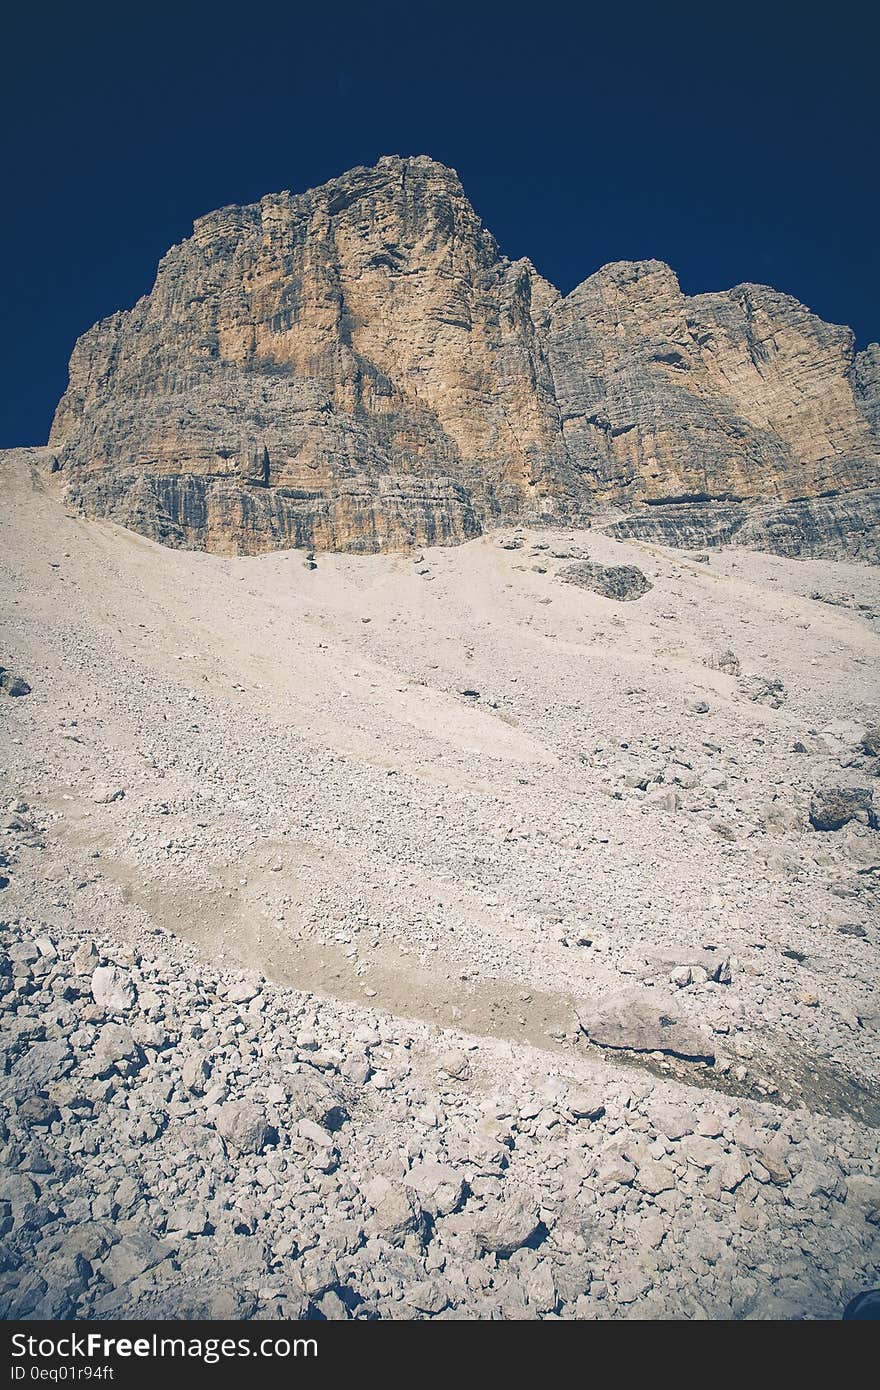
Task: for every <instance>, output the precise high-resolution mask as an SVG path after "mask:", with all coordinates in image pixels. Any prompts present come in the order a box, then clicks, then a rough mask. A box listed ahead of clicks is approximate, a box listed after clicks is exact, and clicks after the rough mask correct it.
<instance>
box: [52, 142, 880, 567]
mask: <svg viewBox="0 0 880 1390" xmlns="http://www.w3.org/2000/svg"><path fill="white" fill-rule="evenodd" d="M878 361H880V359H878V352H877V347H876V345H872V346H871V347H869V348H868V349H866V350H865V351H864V352H862V353H858V354H856V353H855V351H854V345H853V339H852V334H851V333H850V331H849V330H848V329H846V328H840V327H837V326H834V325H830V324H826V323H823V322H822V321H821V320H820V319H818V318H817V317H816V316H815V315H813V314H811V313H810V312H809V311H808V310H807V309H805V308H804V306H803V305H801V304H799V303H798V302H797V301H796V300H794V299H792V298H790V297H789V296H786V295H783V294H779V293H777V292H776V291H774V290H771V289H769V288H767V287H766V286H759V285H740V286H737V287H735V288H734V289H732V290H729V291H725V292H722V293H717V294H700V295H696V296H691V297H688V296H686V295H684V294H683V293H682V292H681V289H680V287H679V285H678V282H677V280H676V277H675V275H674V273H673V272H672V270H671V269H670V268H669V267H668V266H666V265H664V264H662V263H661V262H658V261H645V262H638V263H632V262H621V263H617V264H612V265H608V266H605V267H603V268H602V269H601V270H599V271H597V272H596V274H594V275H591V276H590V277H589V278H588V279H587V280H585V281H584V282H583V284H581V285H579V286H578V287H577V288H576V289H574V290H573V291H572V292H571V293H570V294H569V295H567V296H563V295H561V294H560V293H559V292H558V291H557V290H556V289H554V287H553V286H552V285H550V284H549V283H548V282H547V281H546V280H545V279H543V277H542V276H541V275H540V274H539V273H538V272H537V271H536V269H535V267H534V266H533V265H532V264H531V263H530V262H529V261H528V260H518V261H510V260H508V259H507V258H506V257H505V256H504V255H503V254H502V253H501V252H500V250H499V248H498V246H497V244H496V242H495V240H494V238H493V237H492V236H491V234H490V233H489V232H488V231H487V230H486V228H485V227H484V226H483V225H482V223H481V221H480V219H479V217H478V216H477V214H476V213H475V211H474V209H473V208H472V206H471V205H470V203H469V202H468V200H467V198H466V196H465V194H464V191H463V189H462V187H461V184H460V182H459V179H458V177H457V175H456V174H455V173H454V171H452V170H450V169H447V168H445V167H444V166H442V165H439V164H437V163H435V162H434V161H432V160H430V159H427V158H424V157H418V158H407V159H401V158H396V157H389V158H385V159H382V160H380V161H379V163H378V164H377V165H376V166H375V167H374V168H370V169H355V170H352V171H351V172H350V173H347V174H344V175H342V176H341V177H340V178H338V179H334V180H331V182H329V183H328V184H325V185H324V186H323V187H321V188H318V189H313V190H310V191H309V192H307V193H303V194H297V195H294V194H290V193H280V194H272V195H269V196H267V197H265V198H263V199H262V200H261V201H260V202H259V203H258V204H254V205H252V206H248V207H229V208H224V209H221V210H219V211H218V212H214V213H211V214H209V215H208V216H206V217H202V218H200V219H198V221H197V222H196V223H195V227H194V233H193V236H192V237H191V238H190V239H189V240H187V241H185V242H183V243H182V244H181V245H179V246H175V247H173V248H172V249H171V250H170V251H169V252H168V254H167V255H166V256H165V257H164V258H163V260H162V261H161V263H160V265H159V269H158V273H157V278H156V283H155V285H154V287H153V290H152V291H151V293H150V294H149V295H147V296H145V297H144V298H143V299H141V300H140V301H139V302H138V303H137V304H136V305H135V306H134V308H133V309H131V310H129V311H126V312H121V313H117V314H114V315H112V316H111V317H110V318H109V319H106V320H104V321H103V322H101V323H99V324H97V325H95V327H94V328H92V329H91V330H90V331H89V332H88V333H86V334H84V336H83V337H82V338H81V339H80V340H79V342H78V343H77V345H76V347H75V349H74V352H73V356H72V358H71V363H70V382H69V386H68V389H67V391H66V393H65V395H64V397H63V399H62V401H61V402H60V404H59V407H58V410H57V413H56V416H55V420H54V423H53V427H52V432H51V438H50V447H51V451H52V453H51V457H52V463H51V467H52V468H53V469H54V470H56V472H57V473H58V474H59V475H60V480H61V481H62V482H63V484H64V486H65V488H66V491H67V494H68V496H69V497H70V498H71V499H73V500H74V501H75V502H76V503H77V504H78V505H80V506H81V507H82V508H83V509H84V510H85V511H86V512H88V513H90V514H92V515H98V516H106V517H110V518H112V519H114V520H116V521H119V522H122V523H123V524H124V525H126V526H129V527H131V528H132V529H134V530H137V531H141V532H142V533H144V534H146V535H148V536H151V537H152V538H154V539H158V540H161V541H162V542H164V543H166V544H170V545H176V546H186V547H196V548H206V549H209V550H215V551H219V552H223V553H233V554H234V553H254V552H259V551H264V550H271V549H274V548H279V547H288V546H302V547H309V548H318V549H330V550H334V549H335V550H356V551H375V550H388V549H399V548H405V547H407V546H410V545H415V546H418V545H426V544H449V543H454V542H461V541H463V540H466V539H468V538H472V537H474V536H476V535H478V534H480V532H481V531H482V530H484V529H485V528H487V527H491V526H493V525H496V524H498V523H500V522H512V521H520V520H522V521H529V522H553V523H556V524H572V523H578V524H583V523H586V522H589V521H590V520H591V519H597V518H599V519H601V518H603V517H606V516H608V513H609V509H617V512H616V513H614V512H612V513H611V515H610V517H609V519H611V520H616V523H617V526H618V532H617V533H618V534H621V535H627V534H630V535H639V536H642V537H651V538H653V539H657V540H661V541H665V542H666V543H669V544H684V545H690V544H695V545H697V546H704V545H708V544H716V543H724V542H727V541H733V540H735V541H737V542H738V543H742V544H745V545H750V546H754V547H757V548H763V549H769V550H774V551H777V552H778V553H781V554H789V555H834V554H845V555H848V556H851V557H853V558H860V559H868V560H876V558H877V555H878V516H880V494H878V492H877V484H878V471H877V462H878V434H877V416H876V403H877V399H878V393H880V388H878V382H880V375H878ZM621 509H622V510H623V512H625V513H627V514H631V515H628V516H627V517H622V516H621V514H620V513H621ZM620 528H623V529H620Z"/></svg>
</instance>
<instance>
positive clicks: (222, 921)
mask: <svg viewBox="0 0 880 1390" xmlns="http://www.w3.org/2000/svg"><path fill="white" fill-rule="evenodd" d="M0 488H2V504H3V505H2V514H0V584H2V602H3V620H2V621H3V628H2V632H3V635H2V650H0V662H2V663H3V664H4V665H7V666H9V667H10V668H11V669H13V670H14V671H16V672H17V673H19V674H21V675H23V676H24V677H25V678H26V679H27V680H28V681H29V683H30V684H31V686H32V693H31V694H30V695H29V696H28V697H26V698H23V699H18V700H9V699H5V698H4V700H3V703H2V710H0V715H2V740H3V743H2V753H0V764H2V766H0V783H2V788H3V795H4V798H5V801H6V803H11V802H12V801H13V800H14V799H16V798H18V799H21V800H22V801H23V802H24V803H26V804H27V806H28V807H29V808H30V811H31V813H32V814H33V816H34V818H35V820H36V822H37V823H38V824H39V826H40V831H41V834H40V836H39V843H35V844H34V845H30V846H29V845H28V844H27V843H24V842H23V843H20V844H17V848H16V858H15V862H14V863H13V864H12V866H11V867H10V869H9V878H10V882H9V886H8V888H7V889H6V890H5V891H4V892H3V894H2V911H3V915H4V916H5V917H9V918H11V917H13V916H14V915H17V917H18V918H19V920H20V921H22V922H24V923H28V922H30V921H31V920H33V921H34V922H36V923H37V925H39V924H42V925H43V928H44V929H45V930H50V931H58V932H62V933H63V932H64V931H67V930H72V931H75V932H77V933H81V932H82V931H83V930H84V928H85V927H86V926H88V925H89V924H91V926H92V927H93V929H94V932H95V935H96V936H98V935H101V934H102V933H103V936H102V939H104V938H105V937H106V938H107V939H113V940H115V941H118V942H120V943H123V944H125V943H129V944H135V943H137V944H138V945H139V946H140V947H141V948H143V943H144V941H145V940H148V937H147V936H145V933H146V932H148V931H149V929H150V928H151V927H162V928H165V929H166V930H167V931H169V932H170V933H172V934H173V935H174V936H177V937H180V938H182V939H183V940H184V941H186V942H188V943H190V944H191V945H192V946H193V947H195V948H197V955H196V957H193V959H198V958H202V959H204V960H206V961H208V962H210V963H211V964H212V966H214V967H218V966H219V967H220V968H221V969H238V968H246V969H248V970H255V971H257V972H260V974H262V975H265V976H266V977H267V978H268V979H269V981H270V982H275V983H277V984H279V985H284V986H294V987H295V988H296V989H297V990H303V991H307V992H310V993H313V994H315V996H316V997H317V998H318V999H319V1000H320V999H321V998H326V999H329V1000H337V1001H340V1002H341V1003H342V1004H344V1005H345V1006H346V1007H350V1006H356V1007H357V1009H362V1010H367V1011H370V1014H371V1016H372V1015H375V1014H377V1013H381V1014H382V1015H384V1016H391V1017H395V1018H398V1019H408V1020H410V1022H411V1024H412V1026H417V1027H418V1028H420V1029H423V1030H424V1029H427V1032H425V1033H424V1036H425V1038H426V1039H428V1040H430V1039H431V1038H432V1037H433V1038H435V1039H436V1046H437V1048H438V1049H441V1050H442V1049H443V1048H444V1047H448V1046H451V1045H452V1042H453V1041H455V1040H456V1039H457V1040H458V1042H459V1043H460V1041H461V1037H462V1036H465V1037H466V1038H467V1039H468V1040H469V1044H473V1043H476V1045H477V1048H478V1049H479V1048H480V1047H481V1046H485V1047H486V1048H488V1049H490V1050H491V1048H494V1047H495V1046H496V1042H497V1041H498V1040H502V1041H503V1040H506V1041H507V1042H512V1043H513V1044H514V1048H513V1052H512V1053H510V1055H511V1056H515V1057H516V1058H518V1059H519V1060H518V1063H517V1065H519V1066H525V1065H528V1066H529V1067H535V1066H537V1068H538V1070H539V1071H540V1070H541V1069H542V1068H544V1067H546V1068H550V1069H551V1071H553V1072H554V1073H555V1071H558V1069H559V1068H560V1067H561V1068H563V1070H564V1069H565V1068H568V1069H569V1071H570V1072H571V1074H572V1075H574V1074H577V1075H578V1076H580V1077H583V1076H587V1077H589V1076H591V1075H593V1074H594V1072H593V1071H591V1068H593V1069H595V1068H598V1069H599V1070H598V1071H595V1075H596V1076H601V1077H603V1078H607V1077H612V1078H616V1079H617V1080H618V1081H621V1080H622V1081H625V1080H626V1079H627V1078H632V1077H633V1076H634V1075H635V1076H636V1077H641V1078H644V1077H646V1076H647V1077H654V1078H655V1079H656V1078H658V1077H659V1078H662V1077H664V1076H668V1077H669V1078H670V1080H669V1082H668V1083H667V1082H666V1081H660V1080H658V1081H657V1082H656V1084H657V1085H658V1086H659V1087H661V1088H662V1087H663V1086H666V1085H667V1084H669V1085H670V1086H677V1087H681V1086H683V1087H684V1088H685V1090H684V1091H683V1092H679V1091H676V1094H677V1095H678V1094H684V1095H685V1096H687V1095H688V1094H691V1095H693V1097H694V1104H696V1103H697V1098H698V1096H699V1095H700V1094H701V1093H704V1092H705V1091H706V1090H709V1091H711V1092H713V1093H715V1094H717V1096H719V1097H721V1098H722V1099H723V1100H724V1102H725V1103H727V1104H728V1105H729V1106H730V1107H731V1109H733V1107H735V1106H736V1104H738V1101H739V1100H742V1101H743V1102H745V1103H749V1104H751V1103H759V1104H763V1103H764V1102H769V1103H771V1104H772V1105H773V1106H776V1107H778V1108H779V1110H780V1111H786V1110H787V1111H791V1112H793V1113H797V1112H798V1110H800V1111H801V1113H803V1111H804V1108H806V1110H807V1111H808V1112H809V1113H810V1114H813V1113H815V1114H819V1115H822V1116H824V1117H826V1119H827V1120H828V1121H829V1122H834V1123H841V1124H843V1125H844V1126H848V1127H849V1129H848V1130H847V1132H851V1131H852V1128H853V1126H855V1127H856V1128H857V1129H858V1131H859V1133H862V1134H864V1133H865V1131H864V1129H863V1126H865V1125H867V1126H868V1132H869V1133H870V1132H874V1133H876V1131H875V1130H874V1127H875V1126H877V1125H878V1123H880V1094H878V1089H877V1079H878V1062H880V993H878V972H877V946H878V941H880V928H878V922H877V915H876V906H877V874H878V870H880V834H878V833H877V832H876V831H872V830H870V829H869V828H868V827H867V826H864V825H858V824H852V825H850V826H849V827H847V828H845V829H843V830H839V831H837V832H834V833H828V834H822V833H819V832H816V831H814V830H812V829H811V828H810V826H809V823H808V820H807V811H808V805H809V799H810V793H811V791H812V790H813V789H814V788H823V787H829V786H844V787H845V786H862V787H871V786H873V785H876V772H877V768H876V764H875V761H874V760H872V759H870V758H868V757H867V756H865V755H864V754H863V752H862V751H861V750H860V748H859V740H860V738H861V736H862V734H863V732H864V731H865V729H866V728H867V727H869V726H870V725H872V724H876V723H877V722H880V693H878V679H877V677H878V666H880V624H878V618H880V576H878V572H877V571H876V570H872V569H869V568H865V567H859V566H855V565H852V564H846V563H835V562H830V561H818V560H811V561H800V562H799V561H791V560H784V559H780V558H777V557H773V556H768V555H755V554H749V553H746V552H743V551H738V550H735V549H729V550H725V551H721V552H713V553H712V554H711V556H710V559H709V561H708V563H700V562H699V561H697V560H695V559H694V558H693V556H691V555H689V554H688V553H686V552H674V551H670V550H663V549H662V548H659V547H656V546H647V545H639V544H621V543H617V542H614V541H612V540H610V539H608V538H606V537H604V536H602V535H601V534H598V533H597V532H594V531H589V532H577V533H573V532H557V531H554V532H549V531H548V532H545V531H528V532H522V533H515V532H513V531H511V530H509V529H508V530H505V531H504V532H501V533H494V534H489V535H486V536H484V537H482V538H480V539H479V540H476V541H474V542H471V543H470V544H468V545H465V546H462V547H459V548H452V549H436V550H430V551H425V552H420V553H419V554H418V555H417V556H414V555H400V554H398V555H385V556H373V557H364V558H355V557H350V556H344V555H318V557H317V561H318V563H317V569H315V570H310V569H308V568H307V567H306V566H305V565H304V563H303V555H302V554H298V553H295V552H287V553H282V554H271V555H266V556H262V557H258V558H241V559H230V558H224V557H218V556H213V555H205V554H194V553H188V552H182V551H172V550H166V549H163V548H161V547H159V546H157V545H155V544H153V543H152V542H150V541H147V540H145V539H143V538H141V537H139V536H137V535H134V534H132V533H129V532H126V531H123V530H121V529H120V528H118V527H116V526H114V525H111V524H109V523H103V522H94V521H89V520H85V519H83V518H80V517H78V516H74V515H72V514H70V513H69V512H68V510H67V509H66V508H65V505H64V503H63V501H62V500H60V498H59V497H58V496H57V495H56V494H55V493H54V492H53V491H52V490H51V488H50V487H49V485H48V482H47V480H46V477H45V474H44V472H43V470H42V459H41V455H40V454H39V453H37V452H36V451H34V452H33V453H28V452H27V451H15V452H14V453H10V454H7V455H6V456H5V457H4V458H3V461H2V475H0ZM514 534H521V535H522V536H523V544H522V546H521V547H520V548H517V549H505V548H502V545H501V544H500V543H499V541H500V540H507V539H509V538H510V537H512V536H513V535H514ZM554 551H555V552H560V553H564V552H570V553H575V552H578V553H579V552H581V551H585V552H588V553H589V556H590V557H591V558H593V559H596V560H599V561H601V562H603V563H607V564H612V563H627V564H635V565H638V566H639V567H640V568H641V569H643V570H644V572H645V573H646V574H647V575H648V576H649V578H650V579H651V581H652V583H653V586H654V587H653V588H652V590H651V591H650V592H649V593H648V594H646V595H645V596H644V597H643V598H641V599H639V600H637V601H635V602H632V603H618V602H614V601H612V600H609V599H605V598H602V597H600V596H598V595H596V594H594V593H591V592H588V591H585V590H583V589H580V588H576V587H574V586H571V585H567V584H562V583H560V582H558V581H557V580H556V578H555V577H554V576H555V574H556V573H557V572H558V571H559V570H560V569H562V568H563V567H564V566H565V564H566V563H567V561H566V560H565V559H564V558H555V557H554V556H553V554H552V552H554ZM817 592H819V593H821V594H823V595H825V596H826V597H835V598H842V599H845V600H846V601H847V604H848V605H849V606H840V605H830V604H828V603H824V602H821V601H818V600H817V599H816V598H813V597H811V595H813V594H814V593H817ZM859 604H861V605H862V607H861V608H859V607H858V606H857V605H859ZM727 650H730V651H733V652H734V653H735V654H736V656H737V657H738V658H739V662H740V666H741V672H742V673H743V674H746V673H757V674H758V675H760V676H764V677H767V678H772V679H778V680H781V681H782V682H783V683H784V686H785V701H784V703H783V705H782V707H781V708H779V709H772V708H769V707H768V706H766V705H764V704H760V703H755V702H753V701H751V700H749V699H748V698H746V696H745V695H744V694H743V693H742V691H741V690H740V689H739V687H738V681H737V678H736V677H734V676H730V675H727V674H724V673H723V672H722V671H719V670H716V669H711V668H710V666H709V665H707V664H706V663H707V661H708V660H710V659H711V658H712V657H713V655H714V654H717V653H719V652H723V651H727ZM465 692H477V694H476V695H474V694H467V693H465ZM695 701H705V702H706V703H707V704H708V707H709V708H708V711H707V712H702V713H698V712H696V711H695V710H694V708H693V707H692V706H693V704H694V702H695ZM797 745H799V746H800V748H801V749H802V750H803V751H795V747H796V746H797ZM627 774H637V775H636V776H631V777H630V778H629V781H628V780H627ZM638 780H642V781H647V782H648V784H649V787H648V790H640V789H639V788H638V787H637V786H635V785H632V783H633V782H635V781H638ZM117 790H118V791H121V792H123V793H124V795H123V796H122V797H120V798H119V799H116V800H112V801H109V802H106V803H102V802H99V801H97V800H96V792H97V795H98V796H99V797H100V795H101V793H102V791H107V792H114V791H117ZM670 792H672V794H673V797H674V799H675V802H676V804H675V805H672V804H671V802H670V796H669V793H670ZM8 833H9V832H7V834H8ZM71 885H74V886H73V887H72V886H71ZM852 926H857V927H860V928H862V929H863V931H864V935H853V934H851V933H849V932H846V933H842V932H841V931H840V928H841V927H852ZM786 952H791V953H794V954H785V953H786ZM801 957H802V958H801ZM187 959H190V957H189V956H188V957H187ZM707 960H708V961H713V960H717V961H719V962H720V961H722V960H729V961H730V971H731V981H730V983H729V984H726V985H721V984H717V983H714V982H712V981H711V980H710V981H708V982H706V983H699V982H698V983H696V984H691V985H690V986H687V987H685V988H677V987H676V986H675V984H673V983H670V976H671V974H672V973H673V972H674V971H675V970H676V968H678V967H681V966H687V965H689V964H691V965H693V964H700V963H703V962H705V961H707ZM648 984H652V987H654V986H656V987H658V988H662V989H663V990H668V991H669V993H670V997H673V996H674V1001H675V1006H676V1009H677V1010H679V1012H680V1013H681V1015H682V1016H683V1017H684V1018H685V1019H686V1020H688V1021H689V1023H691V1024H692V1025H693V1026H694V1027H696V1028H698V1029H701V1030H702V1032H703V1033H704V1035H705V1036H706V1037H707V1038H708V1039H711V1042H712V1047H713V1050H714V1051H715V1052H716V1054H717V1056H716V1063H715V1065H714V1066H713V1067H707V1066H705V1065H703V1064H701V1063H690V1062H682V1061H678V1060H676V1059H672V1058H662V1057H660V1056H659V1055H657V1056H652V1055H647V1054H641V1055H629V1054H621V1053H615V1052H610V1051H607V1050H605V1049H602V1048H599V1047H596V1046H594V1045H592V1044H591V1043H590V1042H589V1041H588V1040H587V1038H586V1037H585V1035H584V1034H583V1032H582V1031H581V1030H580V1029H579V1028H578V1025H577V1018H576V1010H577V1008H578V1006H579V1005H580V1004H581V1002H582V1001H584V1000H587V1001H595V1000H597V999H605V998H607V997H608V996H609V995H611V994H613V993H614V992H615V991H617V990H620V989H622V988H628V987H632V986H633V985H640V986H647V985H648ZM352 1016H354V1015H352ZM443 1030H451V1032H452V1035H454V1037H453V1038H452V1040H450V1037H448V1036H447V1035H446V1034H445V1033H444V1031H443ZM481 1040H485V1042H484V1043H483V1042H481ZM490 1040H492V1041H490ZM429 1045H430V1042H428V1043H426V1046H429ZM486 1055H487V1056H489V1055H493V1056H494V1055H495V1054H494V1053H490V1052H487V1054H486ZM572 1069H574V1070H573V1071H572ZM866 1142H867V1141H866ZM870 1142H871V1143H872V1142H873V1140H871V1141H870ZM869 1147H870V1143H869ZM859 1219H860V1221H861V1222H862V1225H860V1227H859V1232H860V1234H859V1240H860V1241H861V1240H862V1239H863V1226H864V1217H863V1215H862V1216H861V1217H860V1218H859ZM872 1229H875V1228H872ZM841 1287H843V1286H841ZM581 1312H582V1313H583V1309H581ZM668 1312H669V1310H668V1309H667V1313H668ZM465 1314H466V1309H465Z"/></svg>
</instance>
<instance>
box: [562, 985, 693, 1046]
mask: <svg viewBox="0 0 880 1390" xmlns="http://www.w3.org/2000/svg"><path fill="white" fill-rule="evenodd" d="M576 1010H577V1017H578V1022H579V1023H580V1026H581V1028H582V1029H583V1031H584V1032H585V1033H586V1034H587V1036H588V1037H589V1039H590V1041H591V1042H594V1043H598V1044H599V1045H600V1046H602V1047H612V1048H628V1049H630V1050H631V1051H634V1052H665V1053H669V1054H671V1055H672V1056H675V1057H684V1058H688V1059H691V1060H700V1061H706V1062H713V1061H714V1060H715V1053H714V1048H713V1045H712V1042H711V1040H710V1039H708V1038H705V1037H703V1035H702V1034H701V1033H698V1032H697V1031H696V1030H695V1029H694V1028H692V1027H691V1026H690V1025H688V1024H686V1023H684V1022H683V1021H682V1019H681V1018H680V1016H679V1014H678V1013H677V1011H676V1010H675V1008H674V1007H673V1006H672V1003H671V998H667V997H665V996H664V995H662V994H661V993H660V992H659V991H656V990H640V989H631V990H624V991H622V992H621V993H619V994H615V995H613V996H612V997H611V998H610V999H605V1000H595V1001H593V1000H582V1001H581V1002H579V1003H578V1004H577V1006H576Z"/></svg>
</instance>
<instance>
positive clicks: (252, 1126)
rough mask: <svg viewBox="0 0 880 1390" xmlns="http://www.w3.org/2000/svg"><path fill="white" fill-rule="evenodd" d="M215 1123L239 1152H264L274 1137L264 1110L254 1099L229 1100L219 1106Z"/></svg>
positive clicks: (221, 1133)
mask: <svg viewBox="0 0 880 1390" xmlns="http://www.w3.org/2000/svg"><path fill="white" fill-rule="evenodd" d="M215 1124H216V1129H217V1133H218V1134H219V1135H221V1136H222V1138H223V1139H225V1140H226V1143H227V1144H229V1146H230V1147H231V1148H232V1149H234V1150H236V1151H237V1152H238V1153H244V1154H258V1153H262V1151H263V1149H264V1148H265V1147H266V1145H267V1144H268V1143H269V1142H270V1139H271V1137H272V1129H271V1126H270V1125H269V1122H268V1120H267V1119H266V1115H265V1113H264V1111H263V1110H261V1109H260V1107H259V1106H258V1105H255V1104H254V1103H253V1102H252V1101H247V1100H230V1101H227V1102H226V1104H225V1105H221V1106H219V1107H218V1110H217V1118H216V1122H215Z"/></svg>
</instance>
